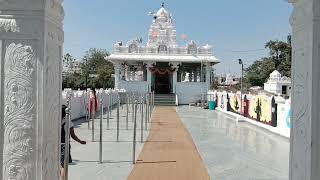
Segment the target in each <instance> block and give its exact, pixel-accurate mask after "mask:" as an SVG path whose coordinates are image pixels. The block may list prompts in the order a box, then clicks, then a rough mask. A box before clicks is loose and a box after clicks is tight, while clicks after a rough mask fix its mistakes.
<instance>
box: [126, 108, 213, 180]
mask: <svg viewBox="0 0 320 180" xmlns="http://www.w3.org/2000/svg"><path fill="white" fill-rule="evenodd" d="M151 124H152V125H151V131H150V134H149V137H148V142H147V143H146V144H145V145H144V148H143V150H142V152H141V154H140V156H139V158H138V162H137V164H136V165H135V166H134V169H133V170H132V172H131V174H130V176H129V178H128V179H129V180H151V179H152V180H164V179H165V180H178V179H181V180H208V179H210V177H209V175H208V172H207V169H206V167H205V165H204V163H203V161H202V159H201V157H200V155H199V153H198V151H197V148H196V146H195V144H194V143H193V140H192V138H191V136H190V134H189V133H188V131H187V129H186V128H185V127H184V125H183V123H182V122H181V120H180V118H179V116H178V114H177V112H176V110H175V108H174V107H156V108H155V111H154V114H153V121H152V123H151Z"/></svg>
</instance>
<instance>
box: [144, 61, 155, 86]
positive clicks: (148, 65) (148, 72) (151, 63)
mask: <svg viewBox="0 0 320 180" xmlns="http://www.w3.org/2000/svg"><path fill="white" fill-rule="evenodd" d="M144 64H145V65H146V68H147V82H148V86H149V91H151V89H152V88H151V86H152V84H151V81H152V79H151V78H152V77H151V76H152V74H151V71H150V69H149V68H151V67H153V64H154V62H144Z"/></svg>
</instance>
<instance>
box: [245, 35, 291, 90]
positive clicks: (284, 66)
mask: <svg viewBox="0 0 320 180" xmlns="http://www.w3.org/2000/svg"><path fill="white" fill-rule="evenodd" d="M265 47H266V48H268V49H269V57H264V58H261V59H260V60H257V61H255V62H254V63H253V64H252V65H250V66H249V67H248V68H246V69H245V79H246V82H247V83H248V84H249V85H250V86H263V85H264V83H265V82H266V81H267V80H268V78H269V75H270V73H272V72H273V71H274V70H278V71H279V72H280V73H281V74H282V75H284V76H287V77H290V76H291V57H292V55H291V52H292V50H291V36H288V40H287V42H284V41H278V40H275V41H269V42H267V43H266V45H265Z"/></svg>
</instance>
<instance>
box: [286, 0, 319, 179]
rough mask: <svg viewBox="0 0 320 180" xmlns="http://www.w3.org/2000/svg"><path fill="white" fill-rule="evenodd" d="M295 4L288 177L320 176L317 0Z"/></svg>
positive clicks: (310, 177)
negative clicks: (291, 126)
mask: <svg viewBox="0 0 320 180" xmlns="http://www.w3.org/2000/svg"><path fill="white" fill-rule="evenodd" d="M290 2H292V3H293V5H294V11H293V13H292V16H291V24H292V28H293V39H292V46H293V61H292V63H293V64H292V65H293V71H292V72H293V73H292V74H293V92H292V102H293V103H292V116H293V118H292V125H293V128H292V131H291V159H290V180H302V179H303V180H318V179H319V177H320V138H319V137H320V131H319V129H320V121H319V119H320V111H319V107H320V96H319V92H320V80H319V77H320V69H319V67H320V33H319V32H320V21H319V18H320V1H319V0H290Z"/></svg>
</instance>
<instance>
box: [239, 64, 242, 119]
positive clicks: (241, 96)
mask: <svg viewBox="0 0 320 180" xmlns="http://www.w3.org/2000/svg"><path fill="white" fill-rule="evenodd" d="M239 64H240V65H241V95H240V106H241V108H240V114H242V112H243V106H242V94H243V61H242V59H239Z"/></svg>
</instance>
